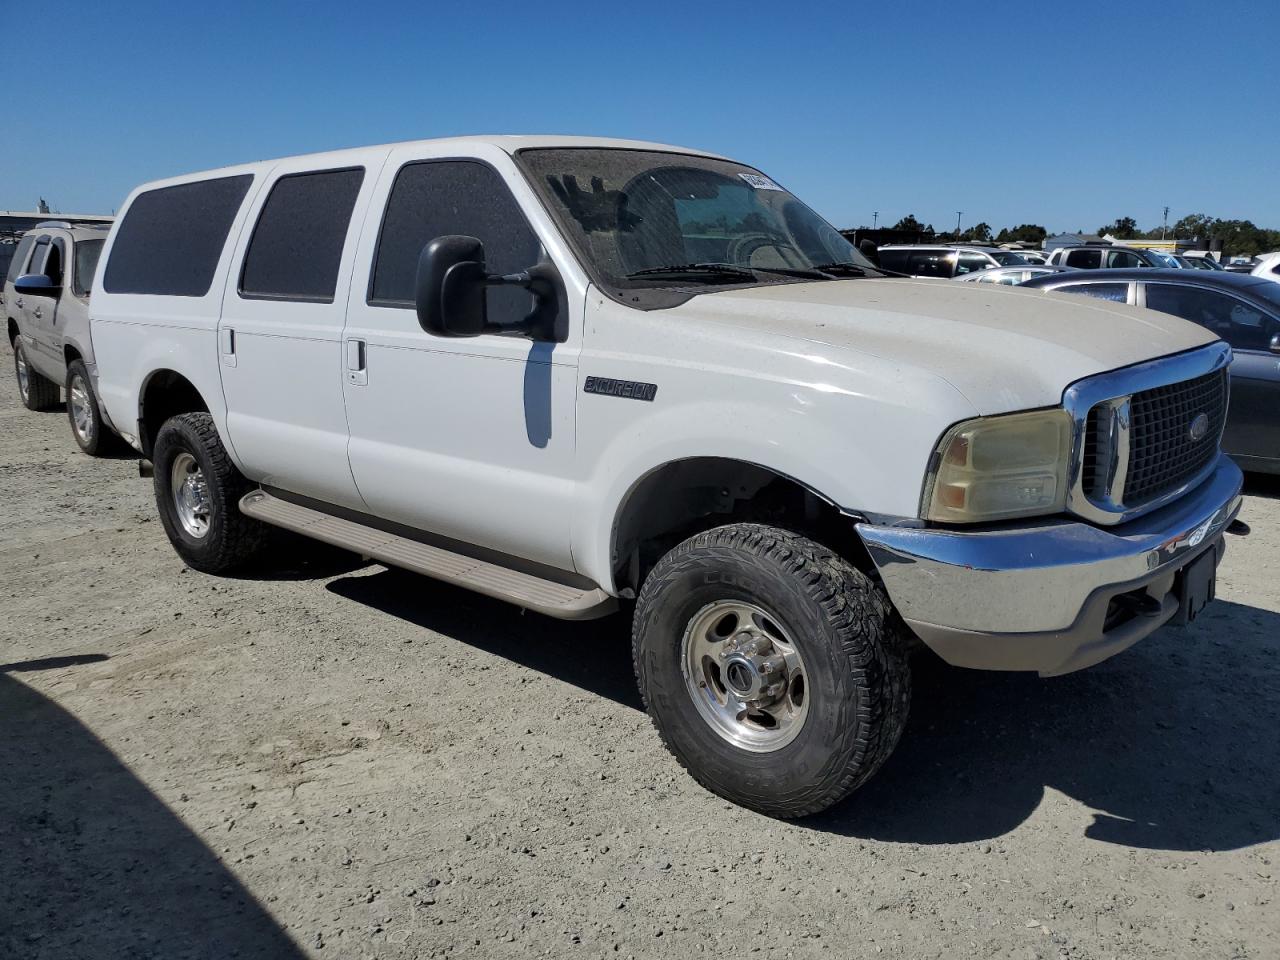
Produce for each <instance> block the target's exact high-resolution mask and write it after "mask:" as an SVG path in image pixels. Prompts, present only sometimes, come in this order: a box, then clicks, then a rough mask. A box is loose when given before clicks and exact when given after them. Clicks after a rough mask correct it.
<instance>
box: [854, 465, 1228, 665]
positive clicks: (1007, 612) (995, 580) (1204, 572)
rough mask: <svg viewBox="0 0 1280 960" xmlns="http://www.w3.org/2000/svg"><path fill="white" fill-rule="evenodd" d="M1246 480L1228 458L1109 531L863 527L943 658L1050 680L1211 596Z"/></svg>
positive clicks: (889, 586) (900, 600) (908, 616)
mask: <svg viewBox="0 0 1280 960" xmlns="http://www.w3.org/2000/svg"><path fill="white" fill-rule="evenodd" d="M1242 484H1243V475H1242V474H1241V472H1240V469H1239V468H1238V467H1237V466H1236V465H1235V464H1234V463H1232V462H1231V461H1230V460H1229V459H1227V458H1226V457H1225V456H1224V457H1222V458H1221V459H1220V460H1219V462H1218V465H1217V468H1216V469H1215V470H1214V472H1213V474H1212V475H1211V476H1210V477H1209V479H1208V480H1206V481H1205V482H1204V483H1203V484H1201V485H1200V486H1199V487H1197V488H1196V489H1195V490H1193V491H1191V492H1190V493H1188V494H1187V495H1186V496H1184V497H1182V498H1180V499H1179V500H1177V501H1175V502H1174V503H1171V504H1169V505H1168V506H1166V507H1162V508H1161V509H1159V510H1157V511H1154V512H1153V513H1150V514H1147V515H1146V516H1143V517H1139V518H1138V519H1136V520H1131V521H1129V522H1128V523H1125V524H1122V525H1119V526H1115V527H1110V528H1105V527H1095V526H1093V525H1091V524H1088V523H1083V522H1080V521H1071V520H1063V519H1055V520H1051V521H1045V522H1040V523H1035V524H1031V525H1018V524H1014V523H1011V524H1008V525H1006V526H1002V527H1000V528H991V529H986V530H981V531H961V530H936V529H921V528H911V527H890V526H880V525H876V524H870V523H861V524H858V532H859V533H860V534H861V536H862V539H863V542H864V543H865V544H866V545H867V548H868V550H869V551H870V553H871V558H872V560H873V561H874V563H875V565H876V567H877V568H878V570H879V572H880V576H881V578H882V579H883V581H884V586H885V589H886V590H887V591H888V593H889V597H890V599H891V600H892V601H893V603H894V605H895V606H896V607H897V609H898V612H899V613H900V614H901V615H902V617H903V619H904V620H905V621H906V623H907V625H908V626H909V627H910V628H911V630H912V631H914V632H915V634H916V635H917V636H918V637H919V638H920V639H921V640H923V641H924V643H925V644H926V645H927V646H929V647H930V648H931V649H932V650H933V651H934V652H935V653H937V654H938V655H939V656H940V657H942V659H943V660H945V661H947V662H948V663H950V664H952V665H954V666H959V667H973V668H976V669H982V670H1034V671H1036V672H1038V673H1040V674H1041V675H1044V676H1051V675H1056V674H1063V673H1070V672H1072V671H1074V670H1080V669H1083V668H1085V667H1089V666H1092V665H1094V664H1096V663H1099V662H1101V661H1103V660H1105V659H1107V658H1108V657H1111V656H1114V655H1115V654H1117V653H1119V652H1120V651H1122V650H1124V649H1126V648H1128V647H1130V646H1132V645H1133V644H1135V643H1137V642H1138V641H1139V640H1141V639H1142V638H1143V637H1145V636H1147V635H1148V634H1150V633H1152V632H1154V631H1155V630H1156V629H1157V628H1159V627H1161V626H1163V625H1164V624H1166V623H1170V622H1183V623H1185V622H1187V621H1189V620H1190V619H1192V618H1194V617H1195V615H1196V613H1197V612H1198V611H1199V609H1200V607H1202V606H1203V605H1204V604H1205V603H1206V602H1208V600H1210V599H1212V597H1213V586H1214V573H1215V569H1216V566H1217V563H1218V561H1219V560H1220V559H1221V557H1222V554H1223V550H1224V545H1223V533H1224V531H1225V530H1226V529H1227V527H1228V525H1230V524H1231V522H1232V521H1233V520H1234V519H1235V517H1236V514H1237V513H1239V512H1240V504H1241V498H1240V490H1241V486H1242Z"/></svg>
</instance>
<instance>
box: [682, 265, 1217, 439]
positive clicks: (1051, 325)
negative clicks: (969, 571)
mask: <svg viewBox="0 0 1280 960" xmlns="http://www.w3.org/2000/svg"><path fill="white" fill-rule="evenodd" d="M670 312H671V313H685V314H688V315H689V318H690V320H697V321H702V322H712V323H723V324H728V325H732V326H733V327H735V328H738V329H739V330H742V331H744V332H749V333H751V334H756V335H759V336H761V337H769V336H783V337H787V338H790V339H794V340H803V341H808V342H810V343H816V344H823V345H825V346H826V347H828V348H831V349H832V350H837V351H849V352H853V353H858V354H862V355H864V356H873V357H877V358H879V359H881V360H883V361H888V362H890V363H894V364H898V365H901V366H903V367H915V368H918V369H921V370H925V371H927V372H929V373H931V374H933V375H934V376H937V377H940V378H942V379H943V380H945V381H947V382H948V383H950V384H951V385H952V386H953V387H955V388H956V389H957V390H959V391H960V392H961V393H962V394H964V396H965V397H966V398H967V399H968V400H969V401H970V402H971V403H972V404H973V405H974V407H975V408H977V410H978V412H979V413H982V414H992V413H1004V412H1007V411H1011V410H1025V409H1030V408H1033V407H1045V406H1053V405H1055V404H1057V403H1060V402H1061V400H1062V392H1063V390H1064V389H1065V388H1066V387H1067V386H1068V385H1069V384H1071V383H1074V382H1075V381H1076V380H1079V379H1081V378H1083V377H1089V376H1092V375H1094V374H1097V373H1102V372H1104V371H1107V370H1115V369H1117V368H1119V367H1126V366H1129V365H1130V364H1134V363H1140V362H1142V361H1144V360H1150V359H1153V358H1155V357H1160V356H1166V355H1168V354H1173V353H1180V352H1182V351H1184V350H1190V349H1193V348H1195V347H1199V346H1203V345H1204V344H1207V343H1212V342H1213V341H1215V340H1217V339H1218V338H1217V337H1216V336H1214V335H1213V334H1212V333H1210V332H1209V331H1207V330H1205V329H1204V328H1203V327H1200V326H1197V325H1196V324H1193V323H1189V322H1188V321H1185V320H1180V319H1178V318H1177V317H1173V316H1169V315H1168V314H1164V313H1157V312H1155V311H1154V310H1145V309H1142V308H1139V307H1130V306H1125V305H1124V304H1117V303H1111V302H1109V301H1105V300H1097V299H1094V298H1092V297H1088V296H1083V295H1081V294H1068V293H1050V292H1047V291H1042V290H1019V289H1016V288H1010V287H1002V286H997V285H994V284H971V283H956V282H954V281H950V280H898V279H874V280H872V279H856V280H833V281H825V282H816V283H787V284H776V285H773V286H767V287H753V288H750V289H744V290H726V291H721V292H719V293H709V294H704V295H701V296H697V297H694V298H693V299H691V300H689V301H687V302H686V303H684V304H683V305H681V306H679V307H676V308H675V309H674V310H672V311H670ZM833 359H835V358H833Z"/></svg>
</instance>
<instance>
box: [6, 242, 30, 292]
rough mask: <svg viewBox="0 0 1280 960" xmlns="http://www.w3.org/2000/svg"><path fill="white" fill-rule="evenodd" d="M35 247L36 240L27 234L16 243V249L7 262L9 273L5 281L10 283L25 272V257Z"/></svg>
mask: <svg viewBox="0 0 1280 960" xmlns="http://www.w3.org/2000/svg"><path fill="white" fill-rule="evenodd" d="M35 245H36V238H35V237H34V236H32V235H31V234H29V233H28V234H27V235H26V236H25V237H23V238H22V239H21V240H20V241H18V249H17V250H15V251H13V259H12V260H10V261H9V273H8V276H7V278H6V279H8V281H9V282H10V283H12V282H13V281H14V280H17V279H18V278H19V277H20V276H22V275H23V274H24V273H26V272H27V271H26V270H25V269H24V268H25V267H26V265H27V255H28V254H30V253H31V248H32V247H34V246H35Z"/></svg>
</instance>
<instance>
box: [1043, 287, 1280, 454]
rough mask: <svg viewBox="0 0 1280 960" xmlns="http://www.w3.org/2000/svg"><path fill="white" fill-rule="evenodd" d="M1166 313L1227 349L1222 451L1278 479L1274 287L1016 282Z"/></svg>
mask: <svg viewBox="0 0 1280 960" xmlns="http://www.w3.org/2000/svg"><path fill="white" fill-rule="evenodd" d="M1023 286H1024V287H1028V288H1032V289H1039V290H1054V291H1057V292H1060V293H1078V294H1084V295H1086V296H1091V297H1098V298H1099V299H1103V300H1111V301H1114V302H1116V303H1128V304H1132V305H1134V306H1140V307H1146V308H1147V309H1148V310H1159V311H1160V312H1161V313H1171V314H1173V315H1174V316H1176V317H1182V318H1183V319H1184V320H1190V321H1192V322H1194V323H1198V324H1200V325H1201V326H1202V327H1206V328H1207V329H1209V330H1212V331H1213V332H1214V333H1215V334H1217V335H1218V336H1219V337H1221V338H1222V339H1223V340H1225V341H1226V342H1227V343H1228V344H1230V345H1231V349H1232V351H1233V354H1234V356H1233V360H1232V362H1231V409H1230V413H1229V416H1228V419H1227V427H1226V431H1225V432H1224V434H1223V437H1222V447H1223V449H1224V450H1225V451H1226V452H1227V453H1228V454H1230V455H1231V456H1232V457H1234V458H1235V460H1236V461H1237V462H1238V463H1239V464H1240V465H1241V466H1242V467H1244V468H1245V469H1246V470H1256V471H1259V472H1264V473H1280V284H1277V283H1272V282H1270V281H1268V280H1265V279H1262V278H1259V277H1251V276H1242V275H1240V274H1235V273H1227V272H1225V271H1218V272H1215V273H1208V272H1205V271H1202V270H1129V271H1109V270H1090V271H1087V272H1086V271H1079V272H1077V273H1074V274H1071V275H1070V276H1058V277H1037V278H1036V279H1034V280H1029V281H1028V282H1027V283H1025V284H1023Z"/></svg>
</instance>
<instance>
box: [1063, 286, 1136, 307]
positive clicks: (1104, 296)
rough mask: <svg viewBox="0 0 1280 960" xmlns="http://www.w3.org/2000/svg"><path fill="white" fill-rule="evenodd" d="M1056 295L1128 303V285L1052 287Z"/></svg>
mask: <svg viewBox="0 0 1280 960" xmlns="http://www.w3.org/2000/svg"><path fill="white" fill-rule="evenodd" d="M1053 289H1054V290H1056V291H1057V292H1058V293H1083V294H1084V295H1085V296H1086V297H1094V298H1095V299H1098V300H1112V301H1114V302H1115V303H1128V302H1129V285H1128V284H1127V283H1068V284H1064V285H1063V286H1061V287H1054V288H1053Z"/></svg>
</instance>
